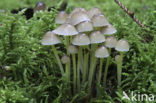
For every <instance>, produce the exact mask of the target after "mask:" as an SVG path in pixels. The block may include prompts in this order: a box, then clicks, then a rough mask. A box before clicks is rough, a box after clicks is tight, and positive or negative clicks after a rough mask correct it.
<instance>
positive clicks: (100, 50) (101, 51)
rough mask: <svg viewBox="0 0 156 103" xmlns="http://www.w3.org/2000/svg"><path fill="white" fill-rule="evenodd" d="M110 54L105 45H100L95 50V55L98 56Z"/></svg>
mask: <svg viewBox="0 0 156 103" xmlns="http://www.w3.org/2000/svg"><path fill="white" fill-rule="evenodd" d="M108 56H109V53H108V50H107V48H106V47H104V46H102V47H99V48H98V49H96V51H95V57H97V58H107V57H108Z"/></svg>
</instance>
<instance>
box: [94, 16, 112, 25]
mask: <svg viewBox="0 0 156 103" xmlns="http://www.w3.org/2000/svg"><path fill="white" fill-rule="evenodd" d="M92 22H93V26H94V27H104V26H107V25H109V22H108V20H107V19H106V17H105V16H104V15H94V16H93V18H92Z"/></svg>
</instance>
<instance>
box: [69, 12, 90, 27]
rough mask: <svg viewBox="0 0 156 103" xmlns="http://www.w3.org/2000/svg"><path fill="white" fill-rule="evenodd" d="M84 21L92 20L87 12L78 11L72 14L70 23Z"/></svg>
mask: <svg viewBox="0 0 156 103" xmlns="http://www.w3.org/2000/svg"><path fill="white" fill-rule="evenodd" d="M83 21H90V18H89V17H88V15H87V14H86V13H85V12H76V13H74V14H72V15H71V18H70V23H71V24H72V25H77V24H79V23H81V22H83Z"/></svg>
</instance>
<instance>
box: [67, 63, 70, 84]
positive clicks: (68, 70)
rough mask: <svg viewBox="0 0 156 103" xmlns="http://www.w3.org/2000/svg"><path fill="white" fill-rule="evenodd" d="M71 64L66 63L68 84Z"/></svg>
mask: <svg viewBox="0 0 156 103" xmlns="http://www.w3.org/2000/svg"><path fill="white" fill-rule="evenodd" d="M69 64H70V63H66V81H67V83H69V82H70V69H69Z"/></svg>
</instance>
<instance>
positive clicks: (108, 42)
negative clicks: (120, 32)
mask: <svg viewBox="0 0 156 103" xmlns="http://www.w3.org/2000/svg"><path fill="white" fill-rule="evenodd" d="M116 44H117V40H116V38H115V37H114V36H109V37H107V38H106V41H105V46H106V47H108V48H115V46H116Z"/></svg>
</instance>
